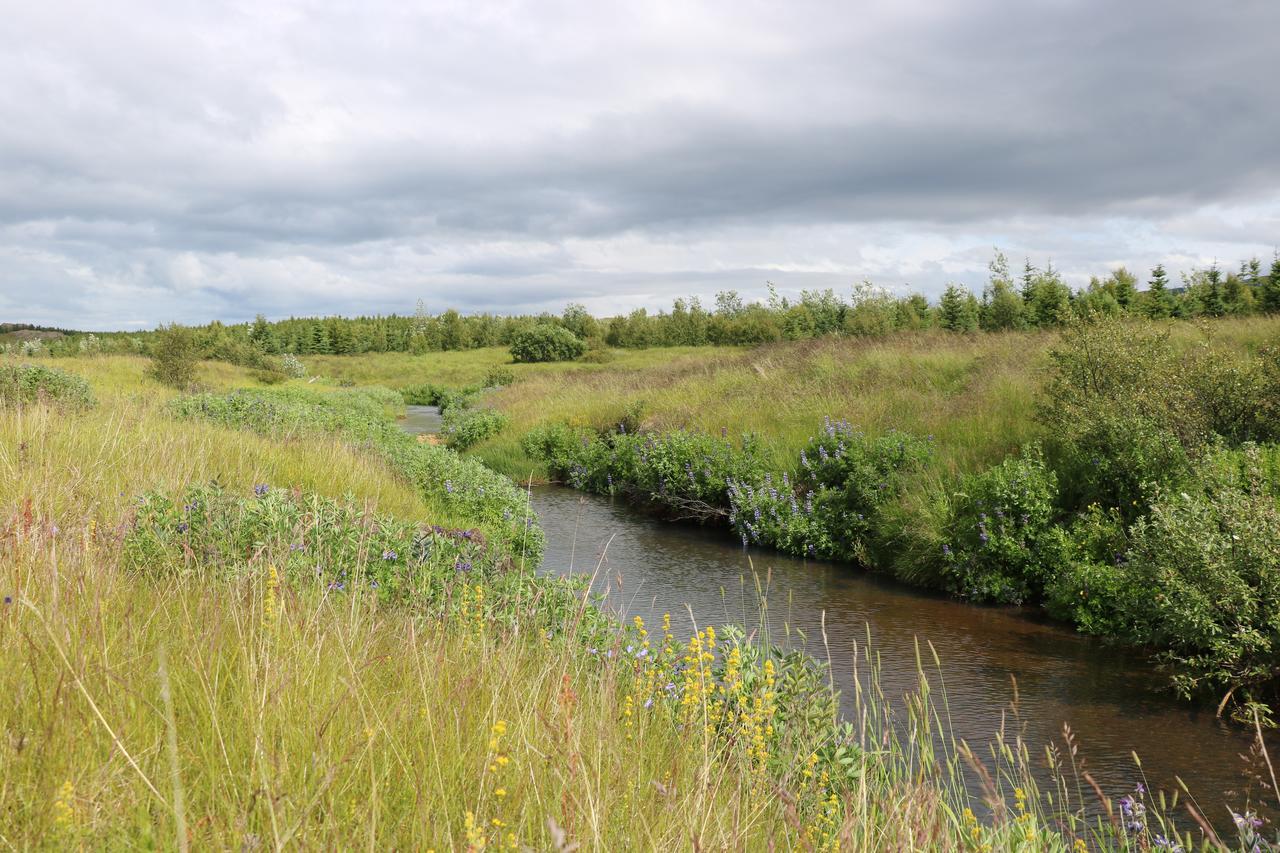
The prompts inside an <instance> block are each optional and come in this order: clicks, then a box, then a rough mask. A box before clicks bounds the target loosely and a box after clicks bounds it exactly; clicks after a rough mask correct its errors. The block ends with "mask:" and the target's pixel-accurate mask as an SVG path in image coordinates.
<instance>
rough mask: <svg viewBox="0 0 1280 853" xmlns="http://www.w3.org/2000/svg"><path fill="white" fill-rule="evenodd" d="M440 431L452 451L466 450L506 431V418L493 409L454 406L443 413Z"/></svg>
mask: <svg viewBox="0 0 1280 853" xmlns="http://www.w3.org/2000/svg"><path fill="white" fill-rule="evenodd" d="M442 420H443V424H442V428H441V431H442V432H443V433H444V435H445V438H446V439H447V440H448V442H449V446H450V447H452V448H453V449H454V450H466V449H467V448H469V447H471V446H473V445H475V444H477V443H479V442H481V441H484V440H485V439H486V438H489V437H491V436H495V435H497V434H498V433H500V432H502V431H503V430H504V429H506V426H507V422H508V419H507V416H506V415H504V414H502V413H501V412H498V411H495V410H493V409H466V408H462V407H460V406H454V407H452V408H450V409H449V410H448V411H446V412H445V413H444V418H443V419H442Z"/></svg>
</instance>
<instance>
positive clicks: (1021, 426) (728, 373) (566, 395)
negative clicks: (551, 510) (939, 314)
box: [306, 317, 1280, 481]
mask: <svg viewBox="0 0 1280 853" xmlns="http://www.w3.org/2000/svg"><path fill="white" fill-rule="evenodd" d="M1168 328H1169V332H1170V334H1171V335H1172V336H1173V337H1174V339H1175V340H1176V341H1178V342H1179V343H1180V344H1181V345H1183V346H1193V345H1195V344H1196V342H1198V341H1200V340H1203V339H1204V338H1205V337H1206V336H1207V335H1211V336H1213V337H1214V339H1215V340H1216V341H1218V342H1219V343H1222V344H1225V345H1227V346H1229V347H1237V348H1250V349H1252V348H1256V347H1258V346H1259V345H1261V344H1262V343H1264V342H1267V341H1269V340H1273V339H1274V338H1276V336H1277V335H1280V319H1276V318H1267V317H1249V318H1244V319H1232V320H1222V321H1217V322H1214V323H1212V324H1201V325H1193V324H1190V323H1170V324H1169V326H1168ZM1056 339H1057V337H1056V335H1055V334H1054V333H1052V332H1043V331H1041V332H1011V333H1004V334H983V335H970V336H965V335H955V334H950V333H946V332H941V331H936V330H935V331H926V332H914V333H900V334H896V335H892V336H889V337H886V338H878V339H861V338H828V339H819V340H807V341H796V342H788V343H781V344H773V345H768V346H763V347H758V348H754V349H741V348H734V347H674V348H661V349H650V350H614V351H612V352H613V353H614V355H615V358H614V360H612V361H610V362H607V363H604V364H591V363H583V362H575V363H570V364H514V365H512V364H509V362H510V356H509V354H508V353H507V352H506V350H503V349H497V348H491V349H482V350H470V351H463V352H438V353H429V354H426V355H421V356H412V355H406V354H401V353H386V354H366V355H362V356H312V357H308V358H307V359H306V362H307V364H308V367H309V369H310V370H311V372H312V373H313V374H317V375H324V376H334V377H343V378H346V379H349V380H352V381H355V382H358V383H361V384H364V383H376V384H382V385H387V386H388V387H392V388H401V387H405V386H408V385H414V384H418V383H423V382H430V383H436V384H443V385H453V386H457V387H461V386H464V385H468V384H477V383H479V382H480V381H481V380H482V379H483V377H484V375H485V374H486V373H487V372H488V370H489V369H490V368H491V367H493V366H495V365H500V364H507V365H508V366H509V369H510V370H512V371H513V373H514V374H515V378H516V379H515V382H514V383H513V384H511V385H510V386H508V387H506V388H503V389H500V390H498V391H495V392H492V393H490V394H489V395H487V398H486V399H485V401H484V402H485V405H490V406H493V407H496V408H497V409H498V410H500V411H502V412H503V413H504V414H506V415H508V416H509V417H510V419H511V422H510V426H509V427H508V428H507V429H506V430H504V431H503V433H502V434H501V435H499V436H497V437H495V438H491V439H489V440H487V441H484V442H481V443H479V444H477V445H476V446H475V447H474V448H472V452H474V453H475V454H476V455H478V456H479V457H480V458H481V459H482V460H484V462H485V463H486V464H488V465H489V466H490V467H493V468H495V469H496V470H499V471H502V472H503V473H505V474H508V475H509V476H511V477H513V478H515V479H517V480H520V481H524V480H525V479H526V478H527V477H529V476H530V475H531V474H532V475H533V477H534V478H535V479H545V477H546V476H547V472H546V470H545V468H544V467H543V466H542V465H540V464H539V463H537V462H535V461H534V460H532V459H530V458H529V457H528V456H527V455H526V454H525V453H524V452H523V451H522V450H521V448H520V438H521V437H522V436H523V435H524V434H525V433H526V432H528V430H529V429H530V428H532V427H533V426H535V425H538V424H541V423H547V422H556V421H567V422H570V423H573V424H577V425H585V426H592V427H608V426H610V425H614V424H616V423H617V422H618V421H620V420H622V419H623V418H628V417H636V416H638V419H639V421H640V423H641V424H642V425H643V426H645V427H649V428H653V429H660V430H662V429H673V428H693V429H700V430H704V431H707V432H719V431H720V430H721V428H727V429H728V430H729V431H730V432H731V433H735V434H736V433H740V432H754V433H757V434H758V435H759V436H760V438H761V440H762V443H763V447H764V449H765V451H766V454H767V455H768V456H769V457H770V458H771V460H772V461H773V463H774V464H775V466H776V467H777V468H779V469H782V468H785V467H789V466H791V465H793V464H794V461H795V457H796V454H797V453H798V452H799V451H800V449H801V448H802V447H803V446H804V444H805V442H806V441H807V440H808V439H809V437H810V436H811V435H813V433H814V431H815V430H816V429H817V427H818V426H819V425H820V423H821V421H822V418H823V416H824V415H831V416H832V417H834V418H844V419H847V420H849V421H850V422H851V423H852V424H853V425H854V426H855V427H857V428H861V429H865V430H867V431H868V432H870V433H872V434H875V433H879V432H884V431H887V430H889V429H898V430H905V431H908V432H914V433H916V434H918V435H933V436H934V437H935V439H936V442H937V447H938V451H939V453H938V463H939V464H938V467H937V471H936V472H935V473H937V474H939V475H942V476H947V475H951V474H955V473H958V472H969V471H975V470H978V469H981V468H984V467H987V466H989V465H992V464H994V463H996V462H998V461H999V460H1001V459H1003V458H1004V457H1006V456H1008V455H1009V454H1010V453H1013V452H1016V451H1017V449H1018V448H1020V447H1022V446H1023V445H1025V444H1026V443H1028V442H1031V441H1034V440H1035V439H1036V438H1038V437H1039V436H1040V435H1041V433H1040V429H1041V427H1040V426H1039V424H1038V423H1037V422H1036V417H1035V415H1036V411H1035V399H1036V396H1037V393H1038V391H1039V389H1040V387H1041V383H1042V382H1043V380H1044V373H1045V370H1046V368H1047V366H1048V361H1047V353H1048V350H1049V349H1050V348H1051V347H1052V346H1053V345H1054V343H1055V341H1056Z"/></svg>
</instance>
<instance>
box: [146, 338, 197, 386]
mask: <svg viewBox="0 0 1280 853" xmlns="http://www.w3.org/2000/svg"><path fill="white" fill-rule="evenodd" d="M200 355H201V353H200V349H199V347H198V345H197V344H196V337H195V333H194V332H193V331H192V330H191V329H189V328H187V327H185V326H179V325H178V324H177V323H172V324H170V325H168V326H161V327H160V329H159V330H158V331H157V332H156V333H155V337H154V338H153V339H152V341H151V367H150V369H149V370H148V372H149V373H150V374H151V376H152V378H154V379H155V380H156V381H157V382H160V383H162V384H164V385H168V386H170V387H171V388H177V389H179V390H184V391H185V390H186V389H187V388H189V387H190V386H191V384H192V383H193V382H195V378H196V362H197V361H198V360H199V358H200Z"/></svg>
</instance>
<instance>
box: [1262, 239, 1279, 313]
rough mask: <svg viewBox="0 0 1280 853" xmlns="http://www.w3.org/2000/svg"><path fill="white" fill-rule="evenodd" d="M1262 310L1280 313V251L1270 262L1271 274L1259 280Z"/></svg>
mask: <svg viewBox="0 0 1280 853" xmlns="http://www.w3.org/2000/svg"><path fill="white" fill-rule="evenodd" d="M1261 286H1262V293H1261V297H1262V298H1261V300H1260V301H1261V303H1262V310H1263V311H1265V312H1267V313H1268V314H1275V313H1280V252H1278V253H1276V256H1275V260H1273V261H1272V262H1271V275H1269V276H1267V277H1266V278H1265V279H1263V280H1262V282H1261Z"/></svg>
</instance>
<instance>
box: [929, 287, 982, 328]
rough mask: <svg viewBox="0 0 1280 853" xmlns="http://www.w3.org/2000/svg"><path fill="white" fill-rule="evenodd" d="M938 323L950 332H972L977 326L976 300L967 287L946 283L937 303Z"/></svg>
mask: <svg viewBox="0 0 1280 853" xmlns="http://www.w3.org/2000/svg"><path fill="white" fill-rule="evenodd" d="M938 316H939V325H940V326H942V328H944V329H948V330H950V331H952V332H972V331H974V330H976V329H977V328H978V300H977V299H976V298H975V297H974V295H973V294H972V293H970V292H969V290H968V289H966V288H963V287H960V286H959V285H955V284H950V285H947V289H946V291H945V292H944V293H943V294H942V300H941V301H940V302H939V303H938Z"/></svg>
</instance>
